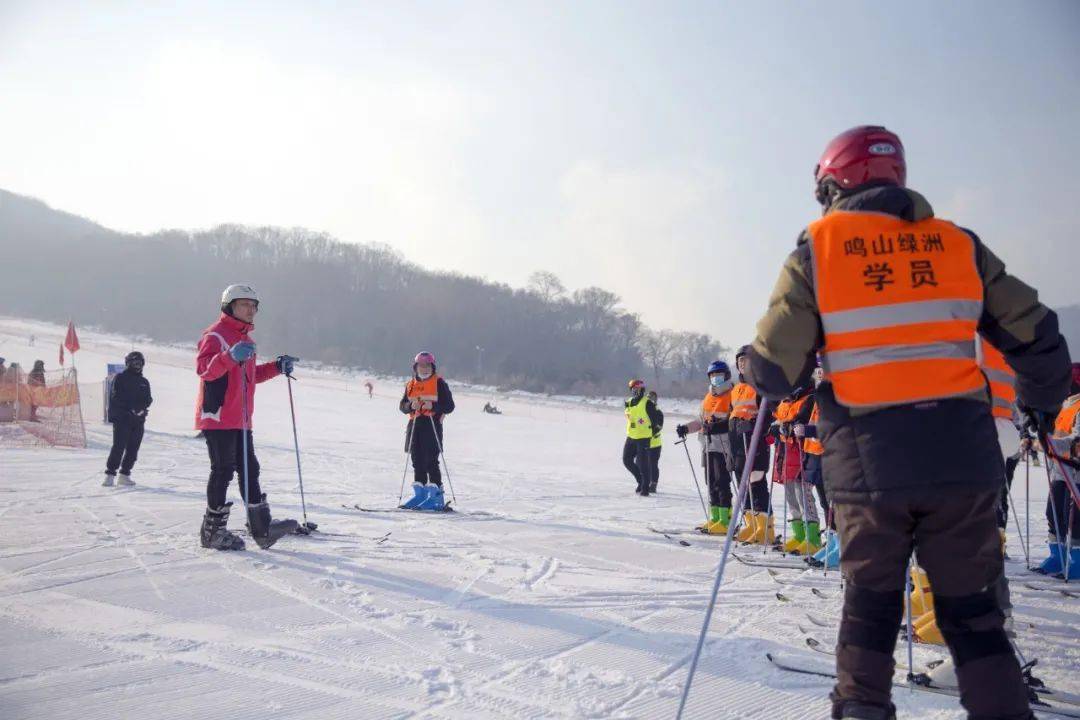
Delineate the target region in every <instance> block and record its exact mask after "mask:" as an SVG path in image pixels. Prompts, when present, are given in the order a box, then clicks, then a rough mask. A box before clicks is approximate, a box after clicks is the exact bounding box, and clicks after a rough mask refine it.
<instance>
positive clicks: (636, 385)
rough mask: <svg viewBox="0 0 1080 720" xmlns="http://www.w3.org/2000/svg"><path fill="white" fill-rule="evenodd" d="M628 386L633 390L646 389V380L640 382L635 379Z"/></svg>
mask: <svg viewBox="0 0 1080 720" xmlns="http://www.w3.org/2000/svg"><path fill="white" fill-rule="evenodd" d="M627 385H628V386H629V387H630V389H631V390H636V389H637V388H644V387H645V381H644V380H638V379H637V378H634V379H633V380H631V381H630V382H628V383H627Z"/></svg>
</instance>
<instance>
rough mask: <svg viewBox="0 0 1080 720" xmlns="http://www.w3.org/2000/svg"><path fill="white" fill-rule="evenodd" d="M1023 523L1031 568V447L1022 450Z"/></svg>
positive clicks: (1029, 566)
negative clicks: (1025, 529)
mask: <svg viewBox="0 0 1080 720" xmlns="http://www.w3.org/2000/svg"><path fill="white" fill-rule="evenodd" d="M1024 525H1025V526H1026V527H1027V548H1026V550H1025V552H1024V556H1025V557H1026V558H1027V569H1028V570H1030V569H1031V447H1030V446H1029V447H1028V448H1027V449H1026V450H1025V451H1024Z"/></svg>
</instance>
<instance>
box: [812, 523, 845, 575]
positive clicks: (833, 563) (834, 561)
mask: <svg viewBox="0 0 1080 720" xmlns="http://www.w3.org/2000/svg"><path fill="white" fill-rule="evenodd" d="M814 560H816V561H817V562H818V563H820V565H821V567H826V568H828V569H829V570H834V569H836V568H838V567H840V536H839V535H837V534H836V533H834V532H831V533H829V542H827V543H825V547H823V548H821V549H820V550H818V551H817V552H816V553H814Z"/></svg>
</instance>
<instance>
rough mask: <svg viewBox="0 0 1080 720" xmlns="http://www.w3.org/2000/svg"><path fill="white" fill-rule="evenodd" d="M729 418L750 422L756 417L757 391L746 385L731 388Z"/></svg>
mask: <svg viewBox="0 0 1080 720" xmlns="http://www.w3.org/2000/svg"><path fill="white" fill-rule="evenodd" d="M731 417H733V418H741V419H743V420H752V419H754V418H755V417H757V391H756V390H754V388H753V386H751V385H748V384H746V383H742V382H741V383H737V384H736V385H735V387H733V388H731Z"/></svg>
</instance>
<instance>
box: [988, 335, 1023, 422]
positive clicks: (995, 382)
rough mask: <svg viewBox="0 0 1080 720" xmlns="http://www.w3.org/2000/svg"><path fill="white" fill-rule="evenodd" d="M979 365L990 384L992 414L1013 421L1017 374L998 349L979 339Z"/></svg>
mask: <svg viewBox="0 0 1080 720" xmlns="http://www.w3.org/2000/svg"><path fill="white" fill-rule="evenodd" d="M979 351H980V353H979V355H980V360H979V365H981V366H982V371H983V373H985V374H986V379H987V380H988V381H989V383H990V396H991V400H992V405H991V408H990V412H991V413H993V415H994V417H999V418H1004V419H1006V420H1012V418H1013V406H1014V405H1015V404H1016V386H1015V383H1016V373H1015V372H1013V369H1012V368H1011V367H1009V364H1008V363H1007V362H1005V356H1004V355H1002V354H1001V351H1000V350H998V349H997V348H996V347H994V346H993V345H991V344H990V343H988V342H986V340H985V339H983V338H982V337H981V336H980V337H979Z"/></svg>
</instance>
